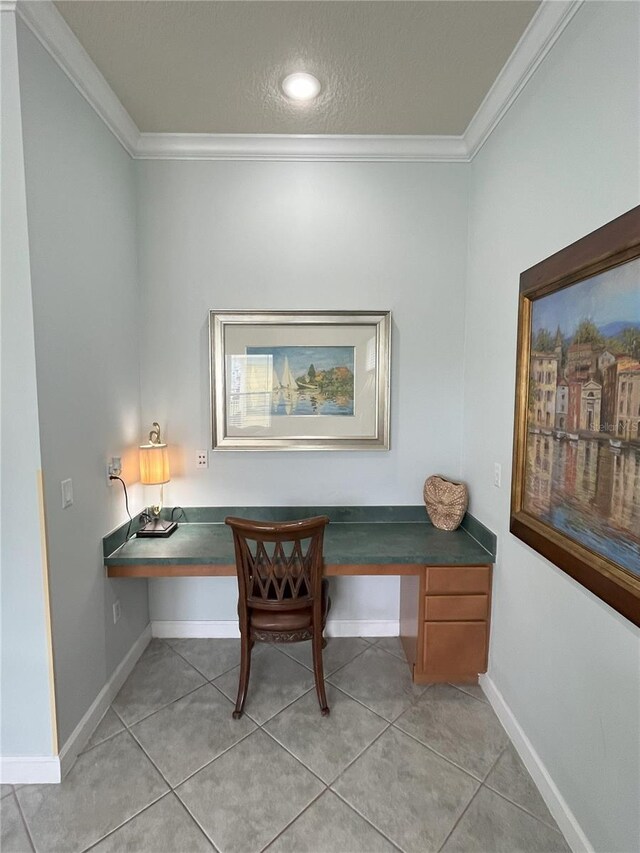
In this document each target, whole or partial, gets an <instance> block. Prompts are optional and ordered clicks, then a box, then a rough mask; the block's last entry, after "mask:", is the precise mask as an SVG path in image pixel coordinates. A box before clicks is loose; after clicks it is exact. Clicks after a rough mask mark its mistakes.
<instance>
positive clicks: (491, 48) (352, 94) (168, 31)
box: [56, 0, 539, 134]
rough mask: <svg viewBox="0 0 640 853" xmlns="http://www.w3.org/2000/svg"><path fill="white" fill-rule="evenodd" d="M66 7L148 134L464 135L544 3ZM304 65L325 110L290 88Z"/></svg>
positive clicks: (156, 0) (362, 0)
mask: <svg viewBox="0 0 640 853" xmlns="http://www.w3.org/2000/svg"><path fill="white" fill-rule="evenodd" d="M56 5H57V7H58V9H59V11H60V12H61V14H62V15H63V16H64V18H65V19H66V21H67V23H68V24H69V26H70V27H71V29H72V30H73V31H74V32H75V34H76V35H77V37H78V38H79V40H80V42H81V43H82V44H83V46H84V48H85V49H86V51H87V52H88V54H89V55H90V56H91V58H92V59H93V61H94V62H95V64H96V65H97V66H98V68H99V69H100V71H101V72H102V74H103V75H104V76H105V78H106V79H107V81H108V82H109V84H110V85H111V87H112V88H113V90H114V91H115V93H116V94H117V95H118V97H119V98H120V100H121V101H122V103H123V104H124V106H125V107H126V109H127V110H128V112H129V114H130V115H131V117H132V118H133V120H134V121H135V122H136V124H137V125H138V127H139V129H140V130H141V131H146V132H158V133H162V132H165V133H321V134H324V133H339V134H353V133H366V134H460V133H463V132H464V130H465V128H466V126H467V124H468V123H469V121H470V119H471V118H472V116H473V114H474V113H475V111H476V109H477V108H478V106H479V105H480V103H481V101H482V99H483V98H484V96H485V94H486V93H487V91H488V89H489V88H490V87H491V84H492V83H493V81H494V80H495V78H496V76H497V74H498V72H499V71H500V69H501V68H502V66H503V65H504V63H505V61H506V60H507V58H508V57H509V54H510V53H511V51H512V50H513V48H514V47H515V45H516V43H517V41H518V39H519V38H520V36H521V35H522V33H523V31H524V30H525V28H526V26H527V24H528V23H529V21H530V20H531V18H532V16H533V14H534V12H535V11H536V9H537V7H538V5H539V3H537V2H526V0H516V2H512V0H499V2H492V0H471V2H465V1H464V0H459V1H458V2H450V1H449V0H445V2H439V0H423V2H405V1H404V0H394V2H368V0H359V2H326V1H325V0H316V2H297V0H288V2H278V0H274V1H273V2H253V0H231V2H229V0H227V2H207V0H200V2H181V0H179V1H178V2H163V0H151V2H140V1H139V0H128V2H105V0H100V2H97V0H73V2H57V3H56ZM293 71H309V72H311V73H312V74H315V75H316V76H317V77H318V78H319V79H320V81H321V83H322V86H323V89H322V92H321V94H320V96H319V98H318V99H317V100H316V101H315V102H314V103H313V104H310V105H295V104H292V103H290V102H289V101H287V100H286V99H285V98H284V96H283V95H282V94H281V93H280V91H279V84H280V81H281V80H282V78H283V77H285V76H286V75H287V74H289V73H291V72H293Z"/></svg>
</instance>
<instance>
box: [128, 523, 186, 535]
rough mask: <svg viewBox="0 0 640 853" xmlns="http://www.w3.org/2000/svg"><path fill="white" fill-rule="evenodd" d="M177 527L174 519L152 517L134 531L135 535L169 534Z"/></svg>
mask: <svg viewBox="0 0 640 853" xmlns="http://www.w3.org/2000/svg"><path fill="white" fill-rule="evenodd" d="M177 529H178V523H177V522H176V521H164V519H162V518H152V519H151V521H148V522H147V523H146V524H145V525H144V527H141V528H140V530H138V532H137V533H136V536H141V537H146V536H165V537H166V536H171V534H172V533H173V532H174V531H175V530H177Z"/></svg>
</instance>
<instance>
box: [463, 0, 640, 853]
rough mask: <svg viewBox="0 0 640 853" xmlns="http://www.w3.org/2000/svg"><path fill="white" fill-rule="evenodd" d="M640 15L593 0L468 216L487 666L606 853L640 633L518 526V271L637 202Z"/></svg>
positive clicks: (620, 807)
mask: <svg viewBox="0 0 640 853" xmlns="http://www.w3.org/2000/svg"><path fill="white" fill-rule="evenodd" d="M639 17H640V5H639V4H637V3H613V4H611V3H588V4H584V5H583V6H582V8H581V9H580V10H579V11H578V13H577V15H576V16H575V18H574V19H573V20H572V22H571V24H570V25H569V27H568V28H567V30H566V31H565V32H564V34H563V35H562V37H561V38H560V40H559V41H558V43H557V44H556V45H555V47H554V49H553V51H552V53H551V54H550V55H549V56H548V57H547V58H546V60H545V61H544V63H543V65H542V66H541V67H540V68H539V69H538V71H537V73H536V75H535V76H534V77H533V79H532V80H531V81H530V82H529V84H528V86H527V88H526V89H525V90H524V92H523V93H522V94H521V95H520V97H519V99H518V101H517V102H516V104H515V106H513V107H512V109H511V110H510V111H509V113H508V114H507V116H506V118H505V119H504V120H503V122H502V123H501V125H500V126H499V127H498V129H497V130H496V131H495V132H494V133H493V135H492V136H491V138H490V139H489V141H488V142H487V144H486V145H485V146H484V148H483V149H482V151H481V152H480V154H479V155H478V156H477V157H476V158H475V160H474V161H473V164H472V195H471V205H470V220H469V222H470V224H469V228H470V238H469V279H468V289H467V332H466V353H467V358H466V363H465V416H464V442H463V446H464V461H463V471H464V475H465V477H467V478H468V479H469V482H470V485H471V499H472V502H471V509H472V512H474V513H475V514H476V515H477V516H478V517H479V518H480V519H481V520H482V521H484V522H485V523H486V524H487V525H488V526H489V527H491V528H492V529H493V530H495V531H496V532H497V533H498V535H499V542H500V548H499V559H498V563H497V566H496V571H495V586H494V599H493V601H494V605H493V623H492V638H491V664H490V675H491V677H492V679H493V680H494V682H495V684H496V685H497V687H498V689H499V690H500V691H501V692H502V694H503V696H504V697H505V699H506V701H507V702H508V704H509V705H510V707H511V709H512V710H513V713H514V714H515V716H516V719H517V721H518V722H519V724H520V725H521V726H522V728H523V729H524V732H525V734H526V735H527V736H528V737H529V739H530V740H531V742H532V744H533V746H534V748H535V749H536V750H537V752H538V754H539V755H540V757H541V758H542V760H543V762H544V763H545V765H546V767H547V769H548V770H549V772H550V774H551V776H552V778H553V781H554V782H555V784H556V785H557V787H558V789H559V790H560V793H561V794H562V796H563V797H564V798H565V800H566V801H567V803H568V805H569V807H570V808H571V809H572V811H573V813H574V815H575V816H576V818H577V820H578V822H579V824H580V825H581V826H582V828H583V830H584V831H585V832H586V834H587V836H588V838H589V841H590V842H591V844H592V845H593V847H594V849H595V850H600V851H612V850H619V851H622V850H625V851H626V850H635V849H637V847H638V839H639V838H640V811H639V810H638V803H640V740H639V738H640V726H639V722H640V631H639V630H638V629H637V628H634V627H633V626H632V625H631V623H630V622H628V621H626V620H625V619H623V618H621V617H620V616H618V615H617V614H616V613H615V612H613V611H612V610H611V609H610V608H609V607H608V606H607V605H605V604H604V603H603V602H601V601H600V600H599V599H597V598H595V597H594V596H593V595H591V594H590V593H589V592H587V591H586V590H585V589H584V588H583V587H581V586H580V585H578V584H577V583H575V582H574V581H573V580H572V579H571V578H569V577H568V575H566V574H564V573H563V572H561V571H559V570H558V569H557V568H556V567H555V566H553V565H551V563H549V562H547V561H546V560H544V559H542V558H541V557H539V556H537V555H536V553H535V552H534V551H532V550H531V549H529V548H528V547H527V546H525V545H524V544H522V543H521V542H520V541H519V540H518V539H516V538H515V537H513V536H511V535H510V534H509V532H508V522H509V488H508V483H509V473H510V469H511V446H512V428H513V389H514V382H515V349H516V337H515V336H516V322H517V302H518V277H519V274H520V272H521V271H522V270H525V269H527V268H528V267H530V266H531V265H533V264H535V263H537V262H538V261H540V260H542V259H543V258H545V257H547V256H548V255H550V254H551V253H553V252H555V251H557V250H558V249H561V248H562V247H563V246H566V245H568V244H569V243H571V242H573V241H574V240H577V239H578V238H580V237H582V236H583V235H585V234H587V233H589V232H590V231H592V230H594V229H595V228H598V227H599V226H600V225H603V224H604V223H605V222H607V221H609V220H611V219H613V218H614V217H616V216H618V215H620V214H621V213H623V212H624V211H625V210H628V209H629V208H631V207H634V206H635V205H637V204H638V202H639V201H640V198H639V195H640V194H639V190H640V171H639V168H640V162H639V150H640V149H639V142H640V135H639V128H638V110H639V102H638V80H639V70H640V69H639V55H638V51H639V41H638V32H639V24H640V20H639ZM494 461H497V462H500V463H502V470H503V488H502V489H496V488H495V487H494V486H493V485H492V477H493V462H494Z"/></svg>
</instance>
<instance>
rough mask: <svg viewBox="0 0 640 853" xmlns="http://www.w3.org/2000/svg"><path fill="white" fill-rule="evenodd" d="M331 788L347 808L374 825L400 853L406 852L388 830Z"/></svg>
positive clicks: (379, 833)
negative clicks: (383, 828) (387, 832)
mask: <svg viewBox="0 0 640 853" xmlns="http://www.w3.org/2000/svg"><path fill="white" fill-rule="evenodd" d="M329 790H330V791H331V793H332V794H335V795H336V797H338V799H339V800H340V801H341V802H343V803H344V804H345V806H347V808H349V809H351V811H352V812H355V814H357V815H358V817H360V818H362V820H363V821H364V822H365V823H367V824H369V826H370V827H372V829H374V830H375V831H376V832H377V833H378V835H381V836H382V837H383V838H384V839H385V840H386V841H388V842H389V844H391V845H392V846H393V847H395V848H396V850H399V851H400V853H405V850H404V848H403V847H401V846H400V844H398V843H397V842H396V841H393V839H392V838H390V837H389V836H388V835H387V834H386V832H384V831H383V830H382V829H380V827H378V826H376V825H375V823H373V822H372V821H371V820H370V819H369V818H368V817H366V816H365V815H363V814H362V812H361V811H360V810H359V809H358V808H357V807H356V806H354V805H352V803H350V802H349V801H348V800H346V799H345V798H344V796H343V795H342V794H340V793H339V792H338V791H334V790H333V788H329Z"/></svg>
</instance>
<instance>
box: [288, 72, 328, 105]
mask: <svg viewBox="0 0 640 853" xmlns="http://www.w3.org/2000/svg"><path fill="white" fill-rule="evenodd" d="M282 91H283V92H284V93H285V95H286V96H287V98H291V100H292V101H312V100H313V99H314V98H315V97H316V95H317V94H318V93H319V91H320V81H319V80H318V78H317V77H314V76H313V74H306V73H305V72H303V71H300V72H297V73H296V74H289V76H288V77H285V78H284V80H283V81H282Z"/></svg>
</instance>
